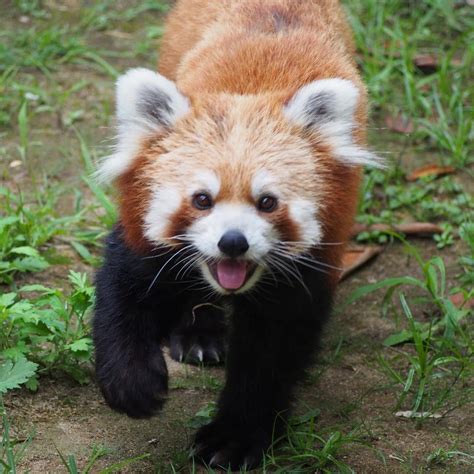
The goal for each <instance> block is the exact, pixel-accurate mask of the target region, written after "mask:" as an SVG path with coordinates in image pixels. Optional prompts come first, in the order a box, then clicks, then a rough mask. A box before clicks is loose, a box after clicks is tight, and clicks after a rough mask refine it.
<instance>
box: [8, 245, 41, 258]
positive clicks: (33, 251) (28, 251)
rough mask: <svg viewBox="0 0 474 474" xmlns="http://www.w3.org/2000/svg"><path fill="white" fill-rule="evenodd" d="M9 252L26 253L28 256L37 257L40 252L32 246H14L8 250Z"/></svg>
mask: <svg viewBox="0 0 474 474" xmlns="http://www.w3.org/2000/svg"><path fill="white" fill-rule="evenodd" d="M10 252H11V253H16V254H20V255H28V257H39V256H40V254H39V252H38V250H36V249H34V248H33V247H28V246H24V247H15V248H13V249H11V250H10Z"/></svg>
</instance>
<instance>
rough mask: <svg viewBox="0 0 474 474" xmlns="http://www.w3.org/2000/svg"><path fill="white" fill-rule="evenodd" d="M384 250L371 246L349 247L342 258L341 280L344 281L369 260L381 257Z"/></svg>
mask: <svg viewBox="0 0 474 474" xmlns="http://www.w3.org/2000/svg"><path fill="white" fill-rule="evenodd" d="M382 250H383V247H379V246H375V245H371V246H366V247H363V246H353V247H349V248H348V249H347V250H346V253H345V254H344V257H343V258H342V268H343V270H342V273H341V277H340V280H344V278H347V277H348V276H349V275H350V274H351V273H353V272H355V271H356V270H357V269H359V268H360V267H362V266H363V265H365V264H366V263H367V262H368V261H369V260H372V259H373V258H374V257H376V256H377V255H379V254H380V253H381V252H382Z"/></svg>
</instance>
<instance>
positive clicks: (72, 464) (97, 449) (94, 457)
mask: <svg viewBox="0 0 474 474" xmlns="http://www.w3.org/2000/svg"><path fill="white" fill-rule="evenodd" d="M58 454H59V457H60V458H61V461H62V463H63V465H64V467H65V468H66V472H68V474H89V473H91V472H96V473H97V474H111V473H112V472H123V469H124V468H125V467H127V466H129V465H130V464H134V463H136V462H139V461H142V460H144V459H146V458H148V457H150V455H149V454H142V455H140V456H134V457H131V458H127V459H124V460H123V461H120V462H117V463H114V464H112V465H110V466H108V467H106V468H105V469H100V470H98V469H97V466H96V465H97V462H98V461H99V460H100V459H102V458H103V457H104V456H107V455H108V454H110V450H109V449H107V448H105V447H104V446H100V445H94V446H93V447H92V452H91V454H90V456H89V459H88V460H87V462H86V464H85V466H84V468H83V469H79V467H78V465H77V464H78V463H77V461H76V457H75V456H74V455H72V454H70V455H69V456H67V457H66V456H64V455H63V454H62V453H61V452H59V451H58Z"/></svg>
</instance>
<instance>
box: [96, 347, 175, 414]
mask: <svg viewBox="0 0 474 474" xmlns="http://www.w3.org/2000/svg"><path fill="white" fill-rule="evenodd" d="M96 372H97V379H98V381H99V385H100V388H101V390H102V393H103V395H104V398H105V400H106V402H107V403H108V405H109V406H110V407H111V408H113V409H114V410H116V411H118V412H121V413H126V414H127V415H128V416H130V417H132V418H148V417H150V416H152V415H154V414H155V413H156V412H157V411H158V410H160V409H161V407H162V406H163V404H164V402H165V399H166V395H167V392H168V371H167V368H166V362H165V360H164V358H163V355H162V353H161V350H160V351H159V352H158V351H157V352H156V353H154V354H153V355H150V357H149V358H147V359H142V358H140V359H134V360H124V357H123V356H122V359H120V358H118V357H117V360H112V361H111V362H109V363H100V364H98V365H97V369H96Z"/></svg>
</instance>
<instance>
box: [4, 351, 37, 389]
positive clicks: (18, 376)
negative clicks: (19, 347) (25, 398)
mask: <svg viewBox="0 0 474 474" xmlns="http://www.w3.org/2000/svg"><path fill="white" fill-rule="evenodd" d="M37 368H38V364H35V363H34V362H30V361H28V360H26V359H25V358H21V359H18V360H17V361H16V362H13V361H11V360H6V361H4V362H3V363H2V364H1V365H0V393H5V392H7V391H8V390H12V389H14V388H18V387H20V385H22V384H24V383H26V382H27V381H28V380H29V379H30V378H31V377H33V375H35V372H36V369H37Z"/></svg>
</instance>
